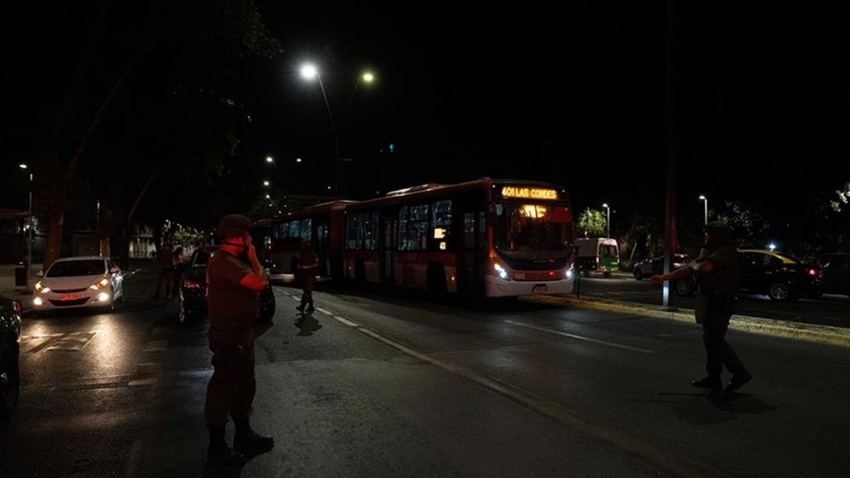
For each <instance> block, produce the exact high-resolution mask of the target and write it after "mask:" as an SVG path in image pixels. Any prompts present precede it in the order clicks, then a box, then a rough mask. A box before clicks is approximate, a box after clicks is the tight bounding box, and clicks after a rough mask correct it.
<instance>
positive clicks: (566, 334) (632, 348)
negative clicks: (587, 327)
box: [505, 320, 655, 354]
mask: <svg viewBox="0 0 850 478" xmlns="http://www.w3.org/2000/svg"><path fill="white" fill-rule="evenodd" d="M505 322H507V323H509V324H512V325H519V326H520V327H527V328H529V329H534V330H539V331H540V332H546V333H549V334H556V335H563V336H565V337H570V338H573V339H576V340H583V341H585V342H593V343H595V344H600V345H608V346H609V347H617V348H621V349H626V350H633V351H635V352H643V353H647V354H654V353H655V351H654V350H647V349H641V348H638V347H630V346H628V345H621V344H615V343H613V342H606V341H604V340H598V339H592V338H590V337H584V336H581V335H575V334H568V333H566V332H561V331H560V330H554V329H547V328H544V327H538V326H536V325H529V324H523V323H520V322H514V321H513V320H506V321H505Z"/></svg>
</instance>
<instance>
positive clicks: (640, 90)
mask: <svg viewBox="0 0 850 478" xmlns="http://www.w3.org/2000/svg"><path fill="white" fill-rule="evenodd" d="M280 3H281V2H277V1H271V0H262V1H258V5H259V7H260V10H261V14H262V16H263V20H264V21H265V22H266V23H267V24H268V25H270V26H271V28H272V31H273V33H274V34H275V35H276V36H278V37H279V38H280V40H281V42H282V46H283V49H284V53H283V55H282V56H281V57H280V58H278V59H276V60H275V61H260V60H256V61H252V62H250V65H251V67H250V70H249V71H250V75H249V76H246V77H245V79H244V80H243V81H244V84H243V86H244V89H245V91H246V92H247V101H248V104H249V106H250V107H251V110H252V111H253V113H254V114H253V118H254V128H255V130H254V133H253V134H252V135H251V136H250V137H248V138H244V143H243V147H244V148H245V150H246V151H248V152H249V154H250V155H256V156H257V157H258V161H260V160H261V159H262V158H263V157H265V155H266V154H273V155H274V156H275V157H276V158H283V159H287V158H292V157H295V156H301V157H304V158H305V160H307V161H312V162H313V163H322V164H324V166H323V171H322V172H321V174H324V175H326V176H327V175H328V174H329V173H328V171H329V170H331V169H332V161H330V158H332V154H333V136H332V132H331V125H330V123H329V120H328V114H327V111H326V109H325V105H324V103H323V101H322V99H321V92H320V90H319V89H318V88H317V87H316V85H314V84H313V85H311V84H309V83H306V82H305V81H303V80H302V79H300V78H299V77H298V72H297V68H298V66H299V65H300V64H301V63H302V62H303V61H306V60H311V61H313V62H315V63H317V64H319V65H320V66H321V67H322V71H323V73H322V78H323V82H324V84H325V90H326V93H327V95H328V101H329V105H330V107H331V110H332V111H333V113H334V117H335V119H336V123H337V126H338V128H340V131H341V132H342V138H343V156H346V157H352V158H354V162H353V163H345V164H344V165H343V172H344V174H343V191H344V192H346V191H347V192H349V193H350V194H351V195H354V196H359V197H365V196H368V195H370V194H372V193H373V192H374V191H375V190H377V189H392V188H400V187H405V186H410V185H414V184H421V183H426V182H455V181H463V180H468V179H472V178H477V177H480V176H488V175H489V176H494V177H514V178H527V179H541V180H550V181H553V182H557V183H560V184H563V185H565V186H567V187H568V188H569V190H570V191H571V196H572V199H573V203H574V208H575V209H577V210H582V209H584V208H586V207H590V208H595V209H601V204H602V203H603V202H608V203H609V204H611V205H612V208H613V210H614V213H615V217H614V220H615V221H617V217H618V215H619V216H620V217H621V218H622V219H621V220H622V221H627V220H628V219H627V218H628V216H630V215H631V214H633V213H637V212H647V213H650V214H653V215H655V216H656V217H658V218H659V219H661V218H663V214H664V197H665V173H666V157H665V149H666V143H665V130H666V121H665V119H666V109H665V104H666V101H667V99H666V93H667V90H666V87H665V83H666V79H667V77H666V73H665V68H666V64H665V49H666V48H667V44H666V38H665V24H666V21H665V9H664V2H655V4H656V5H654V6H650V7H647V6H645V4H646V3H647V2H622V5H618V6H615V5H613V4H612V3H610V2H588V3H587V4H585V5H574V3H576V2H570V4H567V5H564V6H562V7H559V10H558V12H557V13H555V12H554V11H539V12H536V13H534V14H532V13H520V12H518V11H509V12H488V13H487V14H486V15H484V14H483V13H481V12H478V13H477V14H475V15H471V14H455V13H453V14H452V15H445V14H443V15H437V14H434V13H421V14H419V13H417V14H409V15H405V16H401V15H397V16H374V15H373V16H368V15H353V14H352V15H347V16H332V15H312V16H294V15H291V14H289V13H288V10H289V9H288V8H286V7H285V6H284V5H281V4H280ZM678 3H680V4H682V5H680V6H679V7H678V14H677V19H678V23H677V25H678V29H677V31H676V36H675V42H674V46H675V51H676V56H675V80H676V81H675V87H674V89H673V90H672V91H673V92H674V95H673V98H674V104H675V105H676V108H675V116H674V118H675V126H676V129H675V134H676V136H675V137H676V143H675V144H676V149H675V151H676V158H677V164H676V180H677V181H676V184H677V191H678V204H679V206H678V208H679V210H680V214H693V215H701V214H702V203H701V201H699V200H698V199H697V196H698V195H699V194H706V195H707V196H708V197H709V204H710V205H714V204H718V203H717V202H715V201H718V202H719V201H723V200H731V199H740V200H744V201H746V202H748V203H749V204H751V205H752V207H753V208H759V209H764V210H765V211H767V210H768V208H771V209H775V210H779V211H793V212H794V213H795V214H799V213H802V212H804V211H805V210H806V208H808V207H809V200H810V199H809V198H810V197H811V196H813V195H815V194H817V193H819V192H824V191H829V190H831V189H835V188H837V187H838V186H839V185H841V184H843V183H845V182H847V181H850V166H848V164H847V163H848V161H847V159H848V147H847V142H846V141H845V137H846V132H847V131H848V126H850V124H849V123H850V121H848V113H847V111H848V106H850V87H848V85H850V81H848V80H850V77H848V73H847V72H846V71H845V70H846V69H847V68H846V65H845V63H846V57H847V54H846V51H847V47H848V33H847V32H848V31H850V30H848V29H847V28H846V26H844V25H840V24H839V22H838V21H839V20H840V18H842V17H841V16H840V15H839V10H838V9H837V7H836V9H835V11H827V10H823V9H816V8H814V7H807V8H805V9H803V7H795V8H794V9H792V8H791V7H788V6H785V4H784V3H781V4H780V5H782V6H781V7H777V6H776V5H772V4H770V8H769V9H765V10H757V9H756V8H754V7H750V9H749V10H742V9H740V8H737V7H736V8H737V9H736V10H729V9H723V10H721V9H720V7H715V6H711V7H710V8H713V9H714V10H698V8H705V7H704V6H699V7H696V6H693V5H690V2H678ZM686 3H688V5H685V4H686ZM20 23H21V24H23V25H38V22H37V21H33V20H29V21H22V22H20ZM33 33H36V34H37V35H43V36H44V37H45V38H46V39H47V40H48V41H54V42H56V41H61V40H62V39H58V38H55V37H51V35H52V34H53V33H52V31H51V30H43V31H37V32H33ZM29 41H32V42H35V40H33V39H32V38H27V39H25V41H20V39H19V41H13V42H11V44H10V45H11V46H7V48H9V50H6V51H7V52H8V54H7V55H6V56H7V59H9V60H10V63H11V64H12V65H13V66H17V68H11V69H8V70H7V71H8V72H19V74H12V75H9V74H7V75H6V76H7V78H6V79H5V80H4V81H5V82H8V83H9V86H8V88H7V93H8V94H9V95H10V96H11V98H10V102H9V104H8V105H7V106H8V109H7V115H6V116H7V121H20V124H19V125H17V126H16V127H15V128H13V129H11V130H7V131H6V132H5V133H4V143H6V144H11V145H12V148H11V149H10V150H11V151H15V152H19V151H22V150H25V147H26V145H22V144H21V142H22V141H25V140H26V138H27V135H26V124H27V121H29V119H30V115H32V114H44V110H38V111H35V112H34V111H30V109H31V108H30V105H29V104H28V103H27V102H26V101H17V100H18V99H21V98H32V97H33V96H38V97H39V98H40V99H41V100H42V101H41V102H42V103H49V102H50V101H53V102H56V101H58V99H57V98H60V97H61V93H62V91H63V90H62V88H63V86H62V81H46V80H42V81H38V80H34V78H38V75H50V74H51V73H53V74H56V75H57V76H59V78H57V80H58V79H61V78H62V77H63V76H64V77H65V78H67V71H65V70H61V69H52V68H50V67H49V65H50V61H51V58H50V55H49V52H47V55H46V56H45V53H46V50H43V49H38V48H36V47H35V46H30V43H28V42H29ZM29 49H32V51H29ZM4 50H5V48H4ZM363 66H368V67H370V68H372V69H374V71H375V72H376V73H377V75H378V82H377V83H376V84H375V85H373V87H370V88H366V87H365V86H363V85H360V87H359V88H358V89H357V91H356V92H355V94H354V95H352V94H351V93H352V90H353V85H354V78H355V75H356V73H357V71H358V70H359V68H361V67H363ZM21 72H24V73H21ZM45 85H47V86H49V87H50V88H51V90H49V91H48V90H46V89H45ZM389 143H393V144H394V145H395V148H396V153H395V154H392V155H387V154H383V155H382V154H381V153H380V151H381V150H382V149H383V150H384V151H385V150H386V146H387V145H388V144H389ZM16 154H17V153H16ZM6 162H7V161H6V160H4V166H3V168H4V169H7V166H5V164H6ZM17 162H19V161H18V159H17V158H12V159H11V160H10V161H8V163H9V164H10V165H11V164H17ZM4 175H5V173H4ZM5 179H6V180H8V178H5ZM4 184H5V182H4ZM0 197H4V196H0ZM0 207H2V205H0Z"/></svg>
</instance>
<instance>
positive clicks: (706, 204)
mask: <svg viewBox="0 0 850 478" xmlns="http://www.w3.org/2000/svg"><path fill="white" fill-rule="evenodd" d="M699 198H700V199H702V202H703V207H704V209H705V223H704V224H708V198H707V197H705V195H704V194H700V196H699Z"/></svg>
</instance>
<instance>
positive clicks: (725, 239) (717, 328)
mask: <svg viewBox="0 0 850 478" xmlns="http://www.w3.org/2000/svg"><path fill="white" fill-rule="evenodd" d="M704 230H705V247H704V248H703V249H702V250H701V251H700V254H699V256H698V257H697V258H696V259H694V260H693V261H692V262H691V263H690V264H689V265H688V266H686V267H682V268H680V269H676V270H675V271H671V272H669V273H668V274H663V275H658V276H653V277H652V278H651V280H652V282H653V283H654V284H660V283H662V282H664V281H667V280H676V279H683V278H685V277H687V276H690V275H693V274H696V276H697V286H698V293H697V298H696V303H695V305H694V315H695V317H696V322H697V323H698V324H701V325H702V340H703V345H704V346H705V352H706V365H705V369H706V372H707V373H708V375H706V376H705V377H704V378H702V379H699V380H694V381H693V382H692V385H693V386H694V387H697V388H705V389H708V390H711V391H720V390H721V389H722V388H723V384H722V381H721V378H720V376H721V374H722V373H723V367H724V366H725V367H726V369H727V370H728V371H729V372H731V373H732V379H731V380H730V381H729V384H728V385H726V391H727V392H733V391H735V390H738V389H739V388H741V386H743V385H744V384H745V383H747V382H749V381H750V380H751V379H752V375H750V373H749V372H748V371H747V369H746V367H744V363H743V362H742V361H741V359H740V358H738V355H737V354H736V353H735V350H734V349H733V348H732V346H731V345H729V343H728V342H727V341H726V331H727V330H728V329H729V320H730V319H731V318H732V314H733V312H734V308H735V301H736V300H737V294H738V286H739V283H740V275H741V266H740V263H739V262H738V252H737V250H736V247H735V244H734V242H733V241H732V240H731V233H730V230H729V227H728V226H727V225H726V224H725V223H723V222H721V221H713V222H709V223H708V224H706V225H705V229H704Z"/></svg>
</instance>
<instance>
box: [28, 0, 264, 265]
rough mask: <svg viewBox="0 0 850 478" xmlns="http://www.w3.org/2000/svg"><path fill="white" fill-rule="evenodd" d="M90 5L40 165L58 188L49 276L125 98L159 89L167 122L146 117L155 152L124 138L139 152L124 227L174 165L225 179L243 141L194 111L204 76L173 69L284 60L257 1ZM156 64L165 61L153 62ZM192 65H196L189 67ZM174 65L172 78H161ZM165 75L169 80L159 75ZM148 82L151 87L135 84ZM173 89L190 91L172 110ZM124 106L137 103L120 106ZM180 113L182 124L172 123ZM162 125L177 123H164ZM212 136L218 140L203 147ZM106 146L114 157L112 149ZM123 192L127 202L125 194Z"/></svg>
mask: <svg viewBox="0 0 850 478" xmlns="http://www.w3.org/2000/svg"><path fill="white" fill-rule="evenodd" d="M85 6H87V7H89V8H91V9H92V10H94V12H95V13H96V15H92V16H91V17H92V18H93V19H94V20H93V21H91V23H90V24H88V25H87V26H88V27H89V28H90V30H89V35H88V40H87V42H86V43H85V45H84V47H82V51H81V53H80V54H79V60H78V61H77V64H76V67H75V68H74V70H73V74H72V77H71V78H70V81H69V84H68V86H67V89H66V90H65V94H64V97H63V99H62V103H61V105H60V106H58V108H57V112H56V116H55V122H54V127H53V132H52V134H51V135H50V138H49V140H48V142H49V147H48V148H46V150H45V151H43V152H42V157H41V158H40V160H39V161H38V163H39V164H40V170H41V171H43V176H44V177H46V178H49V183H50V184H53V185H54V186H55V189H54V190H53V191H52V194H50V195H49V197H50V200H49V201H45V203H44V208H45V211H44V212H45V213H46V215H47V216H48V218H49V219H48V237H47V245H46V250H45V257H44V264H45V267H46V266H48V265H49V264H51V263H52V262H53V261H54V260H55V259H56V258H57V257H58V256H59V254H60V245H61V243H62V235H63V229H64V221H65V213H66V209H67V201H68V197H69V188H70V185H71V184H72V183H73V181H74V180H75V179H76V177H77V176H78V174H80V173H81V171H80V169H81V168H80V166H81V163H82V161H83V160H84V159H85V158H87V157H89V158H90V157H91V155H88V154H87V153H88V147H89V146H90V145H92V144H93V143H94V141H95V140H96V139H101V140H104V138H98V132H99V131H100V130H101V127H102V123H103V122H104V121H109V120H114V119H115V117H117V116H109V115H108V112H109V111H110V110H111V108H113V107H114V106H115V105H116V104H118V103H120V102H121V101H120V100H121V99H122V95H127V94H128V92H131V93H138V92H139V91H140V90H141V89H142V88H141V86H143V85H148V86H150V82H151V81H152V80H153V82H154V84H156V85H159V89H158V90H157V89H155V88H149V89H148V92H149V93H152V94H154V96H155V94H156V93H157V92H158V93H159V95H160V96H159V98H158V99H159V100H161V101H160V102H159V103H158V104H159V105H160V106H162V107H163V110H162V111H161V113H162V114H165V115H166V116H165V117H163V116H160V117H158V118H157V117H156V116H148V117H146V118H147V120H148V121H149V123H148V124H146V126H147V127H146V128H145V130H146V131H148V132H151V131H154V132H156V134H155V135H153V136H149V137H148V138H146V140H147V142H150V143H152V144H153V147H152V148H143V147H139V148H136V146H139V144H140V143H136V142H133V141H132V138H130V137H125V138H123V140H124V143H123V144H124V145H125V147H126V148H127V149H126V151H139V152H138V153H134V154H128V156H127V158H129V159H130V161H128V162H127V163H128V164H127V166H129V167H128V168H126V170H127V171H133V172H134V173H135V176H134V177H136V178H137V179H139V180H140V181H139V182H138V184H136V185H135V186H136V192H135V193H133V194H127V196H128V197H129V196H131V195H132V196H134V197H133V199H132V200H130V201H129V204H128V207H127V208H126V211H125V214H124V217H125V218H126V224H125V227H129V225H130V221H132V217H133V214H134V212H135V211H136V210H137V208H138V207H139V205H140V204H141V202H142V200H143V198H144V197H145V194H146V193H147V192H148V191H149V190H150V187H151V185H152V184H153V183H154V182H155V181H156V180H157V178H158V177H159V174H160V173H161V171H162V170H163V166H164V165H165V164H175V161H177V162H178V164H182V165H183V166H184V170H185V171H190V172H193V173H200V172H207V171H210V170H221V158H222V157H223V156H225V155H227V154H232V152H233V149H234V144H236V143H237V142H238V140H237V138H236V131H235V129H234V128H232V127H231V125H229V124H227V123H226V122H224V123H222V117H221V116H209V115H207V114H206V113H208V111H209V110H208V108H204V107H201V106H199V105H198V104H197V103H195V106H199V107H196V108H193V107H192V100H193V99H197V97H198V96H199V95H197V94H196V92H197V91H198V88H201V89H203V88H204V87H205V86H207V85H206V84H204V81H203V79H202V77H201V76H196V77H191V76H189V74H190V73H192V72H193V71H192V70H190V69H182V70H181V69H180V68H177V66H185V65H187V64H188V65H197V64H203V63H204V62H205V61H212V62H214V61H216V60H219V59H220V58H221V57H222V56H228V57H232V58H240V57H241V56H243V55H245V54H247V53H253V54H261V55H266V56H273V55H276V54H278V53H279V52H280V46H279V44H278V42H277V40H276V39H274V38H272V37H271V36H270V34H269V32H268V29H267V28H266V27H265V25H263V23H262V22H261V20H260V15H259V12H258V11H257V8H256V6H255V4H254V1H253V0H184V1H178V2H170V1H167V0H159V1H146V2H118V3H115V2H107V1H100V2H95V3H89V4H86V5H85ZM60 8H68V9H80V5H78V4H77V2H72V3H71V4H69V5H67V6H65V5H63V6H62V7H60ZM152 58H160V59H167V60H169V61H166V62H162V61H160V62H153V61H151V59H152ZM181 60H182V61H181ZM186 60H193V61H188V62H186V63H184V62H183V61H186ZM169 65H170V66H171V67H172V69H171V70H162V69H161V68H163V67H166V66H169ZM156 68H160V69H156ZM164 71H168V72H169V74H167V75H166V74H163V72H164ZM194 72H195V73H197V71H194ZM159 77H161V78H160V79H159V81H157V79H158V78H159ZM142 79H143V80H144V81H145V82H148V83H139V82H138V81H139V80H142ZM177 85H183V86H184V87H187V88H189V87H191V88H192V90H191V93H189V94H187V95H186V96H184V97H183V98H182V99H184V100H186V101H166V99H167V95H168V94H169V93H170V94H173V93H174V87H176V86H177ZM169 86H170V87H172V88H169ZM124 99H125V100H126V98H124ZM127 104H132V101H124V105H127ZM176 111H181V112H182V113H184V114H186V116H185V117H181V116H180V115H171V114H169V113H173V112H176ZM166 118H173V119H174V121H162V120H163V119H166ZM136 124H137V125H138V124H139V122H136ZM160 124H161V126H159V125H160ZM191 125H196V126H197V125H204V126H200V127H196V129H195V130H194V131H193V133H195V134H184V133H186V130H187V128H185V127H186V126H191ZM207 125H209V126H207ZM212 136H215V138H216V141H211V142H207V141H205V140H206V139H209V138H210V137H212ZM151 138H153V140H151ZM103 143H108V141H103ZM100 146H101V147H102V148H105V149H106V150H108V149H109V147H108V145H107V144H101V145H100ZM178 152H179V153H180V154H177V153H178ZM141 167H144V168H147V169H146V171H145V172H146V174H138V173H139V168H141ZM94 170H97V168H94ZM43 183H44V181H43V182H42V184H43ZM124 192H125V194H126V193H127V191H126V189H124ZM42 197H46V195H42Z"/></svg>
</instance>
